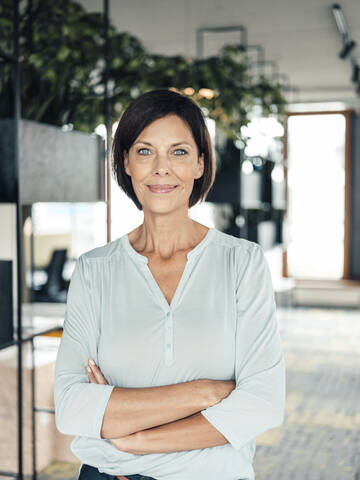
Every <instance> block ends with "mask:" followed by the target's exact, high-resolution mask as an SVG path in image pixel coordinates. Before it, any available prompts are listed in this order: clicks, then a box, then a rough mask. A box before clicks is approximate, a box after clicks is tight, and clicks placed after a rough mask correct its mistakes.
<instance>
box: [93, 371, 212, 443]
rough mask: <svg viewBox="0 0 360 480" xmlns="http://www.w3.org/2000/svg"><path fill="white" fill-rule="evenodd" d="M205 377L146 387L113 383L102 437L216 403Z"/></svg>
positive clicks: (123, 433)
mask: <svg viewBox="0 0 360 480" xmlns="http://www.w3.org/2000/svg"><path fill="white" fill-rule="evenodd" d="M215 394H216V391H215V389H214V382H213V381H211V380H207V379H201V380H193V381H191V382H184V383H178V384H175V385H164V386H159V387H149V388H120V387H115V388H114V390H113V391H112V393H111V396H110V398H109V401H108V404H107V407H106V410H105V414H104V418H103V424H102V428H101V437H102V438H108V439H113V438H119V437H124V436H126V435H130V434H132V433H136V432H139V431H141V430H146V429H148V428H152V427H157V426H159V425H163V424H165V423H169V422H174V421H176V420H179V419H181V418H185V417H188V416H189V415H192V414H194V413H197V412H199V411H200V410H202V409H204V408H207V407H208V406H210V405H212V404H214V403H217V402H218V401H219V400H220V398H216V399H215Z"/></svg>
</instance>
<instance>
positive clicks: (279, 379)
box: [201, 242, 286, 449]
mask: <svg viewBox="0 0 360 480" xmlns="http://www.w3.org/2000/svg"><path fill="white" fill-rule="evenodd" d="M240 251H241V252H244V251H243V250H242V248H239V252H240ZM241 256H242V259H241V260H239V257H240V255H239V256H238V257H237V258H238V263H239V264H238V265H237V266H236V303H237V325H236V335H235V337H236V338H235V342H236V346H235V351H236V355H235V357H236V360H235V362H236V363H235V383H236V387H235V389H234V390H233V391H232V392H231V393H230V395H228V397H226V398H224V399H223V400H222V401H221V402H219V403H217V404H215V405H213V406H211V407H208V408H206V409H204V410H202V411H201V413H202V415H203V416H204V417H205V418H206V419H207V420H208V421H209V422H210V423H211V424H212V425H213V426H214V427H215V428H216V429H217V430H218V431H220V432H221V433H222V434H223V435H224V437H225V438H226V439H227V440H228V441H229V443H230V444H232V446H233V447H234V448H235V449H241V448H242V447H243V446H244V445H245V444H246V443H248V442H249V441H250V440H253V439H255V438H256V437H257V436H258V435H260V434H261V433H263V432H265V431H266V430H268V429H271V428H274V427H278V426H280V425H281V424H282V422H283V419H284V410H285V383H286V382H285V364H284V355H283V350H282V345H281V339H280V333H279V326H278V323H277V318H276V303H275V298H274V291H273V285H272V280H271V274H270V270H269V267H268V264H267V261H266V258H265V255H264V252H263V249H262V247H261V246H260V245H258V244H256V243H254V242H252V245H251V246H250V247H249V248H248V249H247V251H246V252H244V254H243V255H241Z"/></svg>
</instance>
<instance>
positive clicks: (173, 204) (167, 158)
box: [124, 114, 204, 213]
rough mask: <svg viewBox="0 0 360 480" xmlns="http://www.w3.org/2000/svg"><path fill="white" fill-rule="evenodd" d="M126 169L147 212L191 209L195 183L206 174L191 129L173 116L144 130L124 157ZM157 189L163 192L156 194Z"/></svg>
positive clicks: (164, 118)
mask: <svg viewBox="0 0 360 480" xmlns="http://www.w3.org/2000/svg"><path fill="white" fill-rule="evenodd" d="M124 167H125V171H126V173H127V174H128V175H130V176H131V181H132V185H133V188H134V191H135V193H136V196H137V198H138V200H139V202H140V203H141V205H142V207H143V210H144V211H145V210H152V211H154V212H159V213H164V212H166V211H170V210H174V209H178V208H179V207H181V206H184V207H186V208H188V205H189V197H190V195H191V192H192V189H193V185H194V180H195V179H197V178H200V177H201V176H202V174H203V171H204V158H203V154H202V155H201V156H200V157H198V149H197V145H196V143H195V140H194V138H193V135H192V132H191V130H190V128H189V127H188V125H187V124H186V123H185V122H184V121H183V120H182V118H180V117H178V116H177V115H175V114H171V115H167V116H165V117H162V118H159V119H157V120H154V121H153V122H152V123H151V124H150V125H148V126H147V127H146V128H144V130H143V131H142V132H141V133H140V134H139V136H138V137H137V138H136V139H135V141H134V143H133V144H132V146H131V148H130V149H129V152H128V153H126V152H125V153H124ZM156 185H157V186H160V187H161V186H162V187H163V188H162V189H161V190H159V189H158V190H156V189H155V186H156ZM166 185H167V186H171V187H174V186H176V188H171V189H168V188H167V187H166Z"/></svg>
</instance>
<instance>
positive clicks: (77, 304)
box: [54, 255, 114, 439]
mask: <svg viewBox="0 0 360 480" xmlns="http://www.w3.org/2000/svg"><path fill="white" fill-rule="evenodd" d="M90 280H91V279H90V271H89V265H88V261H87V260H86V258H84V255H81V256H80V257H79V258H78V260H77V262H76V265H75V269H74V272H73V275H72V277H71V282H70V286H69V290H68V296H67V305H66V312H65V319H64V325H63V334H62V338H61V342H60V346H59V349H58V354H57V358H56V364H55V376H54V405H55V422H56V427H57V429H58V430H59V431H60V432H61V433H63V434H66V435H80V436H86V437H92V438H98V439H100V438H101V435H100V434H101V426H102V421H103V416H104V413H105V409H106V405H107V403H108V400H109V398H110V395H111V392H112V390H113V388H114V386H112V385H100V384H95V383H90V382H89V380H88V376H87V374H86V372H85V367H86V365H87V362H88V359H89V358H92V359H94V361H95V362H97V343H98V338H99V327H98V323H99V322H98V320H97V316H96V309H95V308H94V298H93V296H94V295H96V292H93V291H91V281H90Z"/></svg>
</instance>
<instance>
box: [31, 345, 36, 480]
mask: <svg viewBox="0 0 360 480" xmlns="http://www.w3.org/2000/svg"><path fill="white" fill-rule="evenodd" d="M34 342H35V337H33V338H32V339H31V342H30V343H31V415H32V447H33V448H32V457H33V458H32V460H33V480H36V478H37V473H36V415H35V403H36V401H35V345H34Z"/></svg>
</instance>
